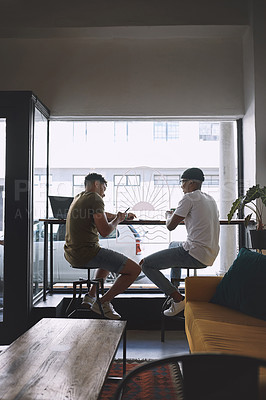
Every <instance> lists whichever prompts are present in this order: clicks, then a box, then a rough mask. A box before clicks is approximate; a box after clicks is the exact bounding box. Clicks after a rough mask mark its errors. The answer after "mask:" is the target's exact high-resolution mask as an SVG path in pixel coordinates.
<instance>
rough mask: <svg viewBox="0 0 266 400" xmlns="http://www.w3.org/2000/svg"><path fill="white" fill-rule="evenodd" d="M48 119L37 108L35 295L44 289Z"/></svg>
mask: <svg viewBox="0 0 266 400" xmlns="http://www.w3.org/2000/svg"><path fill="white" fill-rule="evenodd" d="M46 166H47V120H46V118H45V117H44V116H43V115H42V114H41V113H40V111H39V110H37V109H35V120H34V164H33V173H34V188H33V297H35V296H36V295H38V293H40V292H41V291H42V289H43V263H44V253H43V250H44V248H43V247H44V243H43V241H44V227H43V222H40V221H39V219H40V218H45V217H46V201H47V168H46Z"/></svg>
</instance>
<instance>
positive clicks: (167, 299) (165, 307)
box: [161, 268, 202, 342]
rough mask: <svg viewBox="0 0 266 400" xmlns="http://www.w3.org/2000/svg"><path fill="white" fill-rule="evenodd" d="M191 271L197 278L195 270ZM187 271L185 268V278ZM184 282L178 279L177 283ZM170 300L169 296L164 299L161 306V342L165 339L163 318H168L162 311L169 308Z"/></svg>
mask: <svg viewBox="0 0 266 400" xmlns="http://www.w3.org/2000/svg"><path fill="white" fill-rule="evenodd" d="M201 269H202V268H201ZM193 270H194V276H197V269H196V268H193ZM189 271H190V269H189V268H187V277H188V276H189ZM184 281H185V278H180V279H179V282H184ZM170 299H171V298H170V296H167V297H166V300H165V301H164V303H163V305H162V309H161V342H164V339H165V318H169V317H166V316H165V315H164V311H165V310H166V309H167V308H168V307H169V300H170ZM172 318H173V317H172ZM178 318H179V319H184V318H183V317H180V316H179V317H178Z"/></svg>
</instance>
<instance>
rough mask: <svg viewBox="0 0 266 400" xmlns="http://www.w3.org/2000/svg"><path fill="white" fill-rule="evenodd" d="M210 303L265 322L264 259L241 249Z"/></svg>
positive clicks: (260, 255)
mask: <svg viewBox="0 0 266 400" xmlns="http://www.w3.org/2000/svg"><path fill="white" fill-rule="evenodd" d="M210 301H211V303H216V304H220V305H222V306H226V307H230V308H234V309H236V310H239V311H241V312H243V313H245V314H248V315H251V316H253V317H256V318H260V319H264V320H266V306H265V305H266V256H264V255H263V254H260V253H257V252H254V251H251V250H248V249H246V248H242V249H241V250H240V252H239V254H238V256H237V258H236V259H235V261H234V262H233V264H232V266H231V267H230V268H229V270H228V271H227V273H226V274H225V275H224V277H223V279H222V280H221V282H220V283H219V285H218V286H217V289H216V292H215V294H214V296H213V297H212V299H211V300H210Z"/></svg>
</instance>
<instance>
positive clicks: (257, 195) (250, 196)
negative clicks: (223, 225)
mask: <svg viewBox="0 0 266 400" xmlns="http://www.w3.org/2000/svg"><path fill="white" fill-rule="evenodd" d="M244 207H247V208H249V209H250V210H251V211H252V213H251V214H248V215H247V216H246V217H245V226H246V227H247V226H248V224H249V222H250V220H251V217H252V214H253V213H254V214H255V215H256V222H257V225H256V229H255V230H254V229H253V230H250V237H251V243H252V248H253V249H260V250H261V249H266V230H265V229H264V224H263V209H264V207H266V186H263V187H260V185H259V184H257V185H255V186H252V187H250V188H249V189H248V190H247V192H246V194H245V195H244V196H240V197H239V198H238V199H236V200H235V201H234V202H233V204H232V207H231V210H230V211H229V214H228V215H227V217H228V222H229V223H230V221H231V220H232V218H233V215H234V213H235V212H236V211H237V210H239V211H241V210H243V209H244Z"/></svg>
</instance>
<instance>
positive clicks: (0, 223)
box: [0, 119, 6, 321]
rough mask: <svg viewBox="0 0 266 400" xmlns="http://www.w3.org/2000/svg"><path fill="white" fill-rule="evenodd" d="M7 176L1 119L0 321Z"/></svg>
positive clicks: (4, 134)
mask: <svg viewBox="0 0 266 400" xmlns="http://www.w3.org/2000/svg"><path fill="white" fill-rule="evenodd" d="M5 176H6V121H5V119H0V321H3V307H4V221H5Z"/></svg>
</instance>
